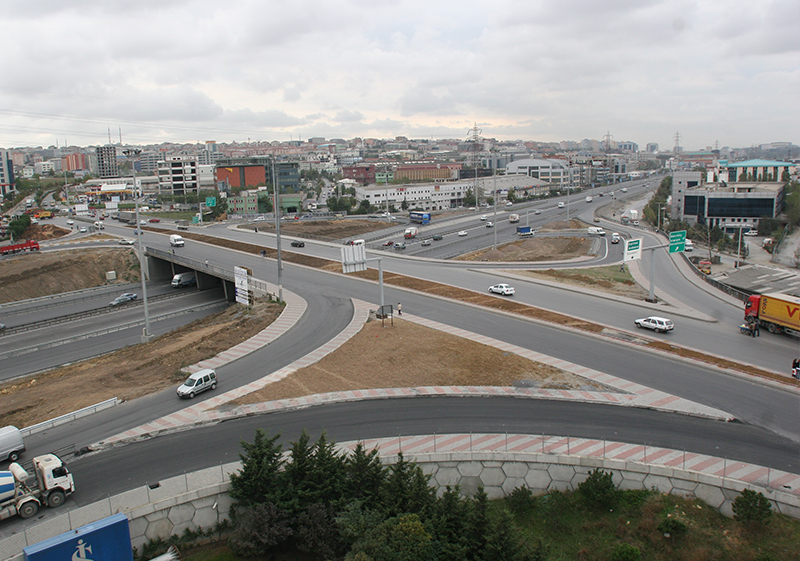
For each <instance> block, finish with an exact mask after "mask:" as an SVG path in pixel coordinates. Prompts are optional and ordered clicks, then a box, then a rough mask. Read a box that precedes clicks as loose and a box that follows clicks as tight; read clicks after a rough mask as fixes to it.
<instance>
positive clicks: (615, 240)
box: [611, 232, 621, 243]
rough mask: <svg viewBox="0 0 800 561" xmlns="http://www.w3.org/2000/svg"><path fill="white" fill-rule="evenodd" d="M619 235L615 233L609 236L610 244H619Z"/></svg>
mask: <svg viewBox="0 0 800 561" xmlns="http://www.w3.org/2000/svg"><path fill="white" fill-rule="evenodd" d="M620 239H621V238H620V235H619V234H618V233H617V232H614V233H613V234H611V243H619V240H620Z"/></svg>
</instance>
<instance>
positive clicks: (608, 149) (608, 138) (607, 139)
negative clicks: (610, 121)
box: [603, 131, 614, 154]
mask: <svg viewBox="0 0 800 561" xmlns="http://www.w3.org/2000/svg"><path fill="white" fill-rule="evenodd" d="M603 138H604V139H605V144H606V154H608V153H609V152H611V139H612V138H614V136H613V135H612V134H611V132H608V131H607V132H606V135H605V136H604V137H603Z"/></svg>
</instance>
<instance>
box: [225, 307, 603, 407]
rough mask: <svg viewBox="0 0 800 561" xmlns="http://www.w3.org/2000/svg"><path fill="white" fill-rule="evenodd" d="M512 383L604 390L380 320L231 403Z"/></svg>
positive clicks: (431, 331) (427, 331)
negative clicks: (374, 390) (317, 358)
mask: <svg viewBox="0 0 800 561" xmlns="http://www.w3.org/2000/svg"><path fill="white" fill-rule="evenodd" d="M365 351H366V352H365ZM513 385H519V386H525V387H547V388H553V389H566V390H579V389H580V390H587V391H603V390H608V388H607V387H605V386H603V385H601V384H597V383H595V382H592V381H590V380H587V379H585V378H582V377H580V376H576V375H574V374H571V373H569V372H565V371H564V370H561V369H559V368H555V367H552V366H548V365H546V364H542V363H540V362H535V361H532V360H528V359H526V358H523V357H521V356H519V355H515V354H512V353H509V352H505V351H502V350H500V349H496V348H494V347H490V346H488V345H483V344H480V343H475V342H471V341H466V340H464V339H461V338H459V337H456V336H455V335H451V334H449V333H445V332H442V331H439V330H436V329H431V328H428V327H424V326H421V325H417V324H415V323H411V322H407V321H403V320H400V319H398V318H395V319H394V325H393V326H390V325H389V324H388V323H387V324H386V327H382V326H381V322H380V321H371V322H369V323H367V324H365V325H364V327H363V328H362V329H361V331H360V332H359V333H358V334H357V335H356V336H354V337H353V338H352V339H350V340H349V341H348V342H347V343H345V344H344V345H342V346H341V347H340V348H338V349H337V350H335V351H334V352H333V353H331V354H329V355H328V356H326V357H325V358H323V359H322V360H320V361H319V362H317V363H316V364H312V365H311V366H307V367H305V368H302V369H300V370H298V371H297V372H295V373H294V374H292V375H291V376H288V377H287V378H285V379H283V380H280V381H278V382H275V383H273V384H270V385H268V386H267V387H265V388H263V389H261V390H258V391H256V392H253V393H251V394H248V395H247V396H245V397H243V398H240V399H238V400H236V401H235V402H234V403H235V404H236V405H242V404H245V403H260V402H262V401H272V400H276V399H290V398H294V397H302V396H305V395H312V394H318V393H328V392H337V391H350V390H362V389H371V388H406V387H420V386H513Z"/></svg>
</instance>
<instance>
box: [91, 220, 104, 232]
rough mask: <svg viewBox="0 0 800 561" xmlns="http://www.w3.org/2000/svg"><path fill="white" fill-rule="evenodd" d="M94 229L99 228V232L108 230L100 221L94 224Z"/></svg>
mask: <svg viewBox="0 0 800 561" xmlns="http://www.w3.org/2000/svg"><path fill="white" fill-rule="evenodd" d="M94 227H95V228H97V229H98V230H105V229H106V227H105V225H104V224H103V222H102V221H100V220H98V221H97V222H95V223H94Z"/></svg>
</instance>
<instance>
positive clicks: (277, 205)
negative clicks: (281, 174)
mask: <svg viewBox="0 0 800 561" xmlns="http://www.w3.org/2000/svg"><path fill="white" fill-rule="evenodd" d="M275 167H276V163H275V156H272V192H273V193H274V195H275V204H274V205H273V208H272V210H273V213H274V214H275V242H276V245H277V248H278V301H279V302H283V279H282V277H283V272H282V271H283V262H282V261H281V217H280V208H281V200H280V194H279V193H278V172H277V170H276V169H275Z"/></svg>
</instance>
